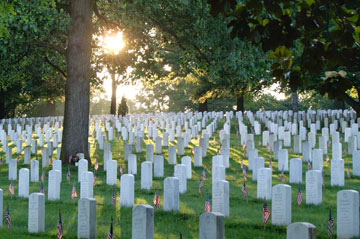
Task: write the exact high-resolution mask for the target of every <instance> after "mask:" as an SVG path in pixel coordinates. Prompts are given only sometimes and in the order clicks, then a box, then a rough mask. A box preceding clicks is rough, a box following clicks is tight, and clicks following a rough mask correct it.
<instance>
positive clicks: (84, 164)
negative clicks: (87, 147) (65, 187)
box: [78, 159, 88, 182]
mask: <svg viewBox="0 0 360 239" xmlns="http://www.w3.org/2000/svg"><path fill="white" fill-rule="evenodd" d="M87 171H88V161H87V160H86V159H80V160H79V164H78V182H80V180H81V175H82V174H83V173H84V172H87Z"/></svg>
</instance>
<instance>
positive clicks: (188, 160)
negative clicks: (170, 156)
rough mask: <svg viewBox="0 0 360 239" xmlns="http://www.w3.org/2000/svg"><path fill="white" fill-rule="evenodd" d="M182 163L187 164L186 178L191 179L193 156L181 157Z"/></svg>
mask: <svg viewBox="0 0 360 239" xmlns="http://www.w3.org/2000/svg"><path fill="white" fill-rule="evenodd" d="M181 164H184V165H185V166H186V178H187V179H191V176H192V173H191V172H192V171H191V157H189V156H184V157H182V158H181Z"/></svg>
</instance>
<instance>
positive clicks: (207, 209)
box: [205, 194, 210, 212]
mask: <svg viewBox="0 0 360 239" xmlns="http://www.w3.org/2000/svg"><path fill="white" fill-rule="evenodd" d="M205 212H210V200H209V194H206V201H205Z"/></svg>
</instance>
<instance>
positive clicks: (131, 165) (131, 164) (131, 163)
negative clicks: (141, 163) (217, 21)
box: [128, 154, 137, 175]
mask: <svg viewBox="0 0 360 239" xmlns="http://www.w3.org/2000/svg"><path fill="white" fill-rule="evenodd" d="M128 174H133V175H136V174H137V165H136V155H135V154H130V155H129V157H128Z"/></svg>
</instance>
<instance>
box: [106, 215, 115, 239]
mask: <svg viewBox="0 0 360 239" xmlns="http://www.w3.org/2000/svg"><path fill="white" fill-rule="evenodd" d="M106 239H113V220H112V218H111V224H110V230H109V233H108V235H107V238H106Z"/></svg>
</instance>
